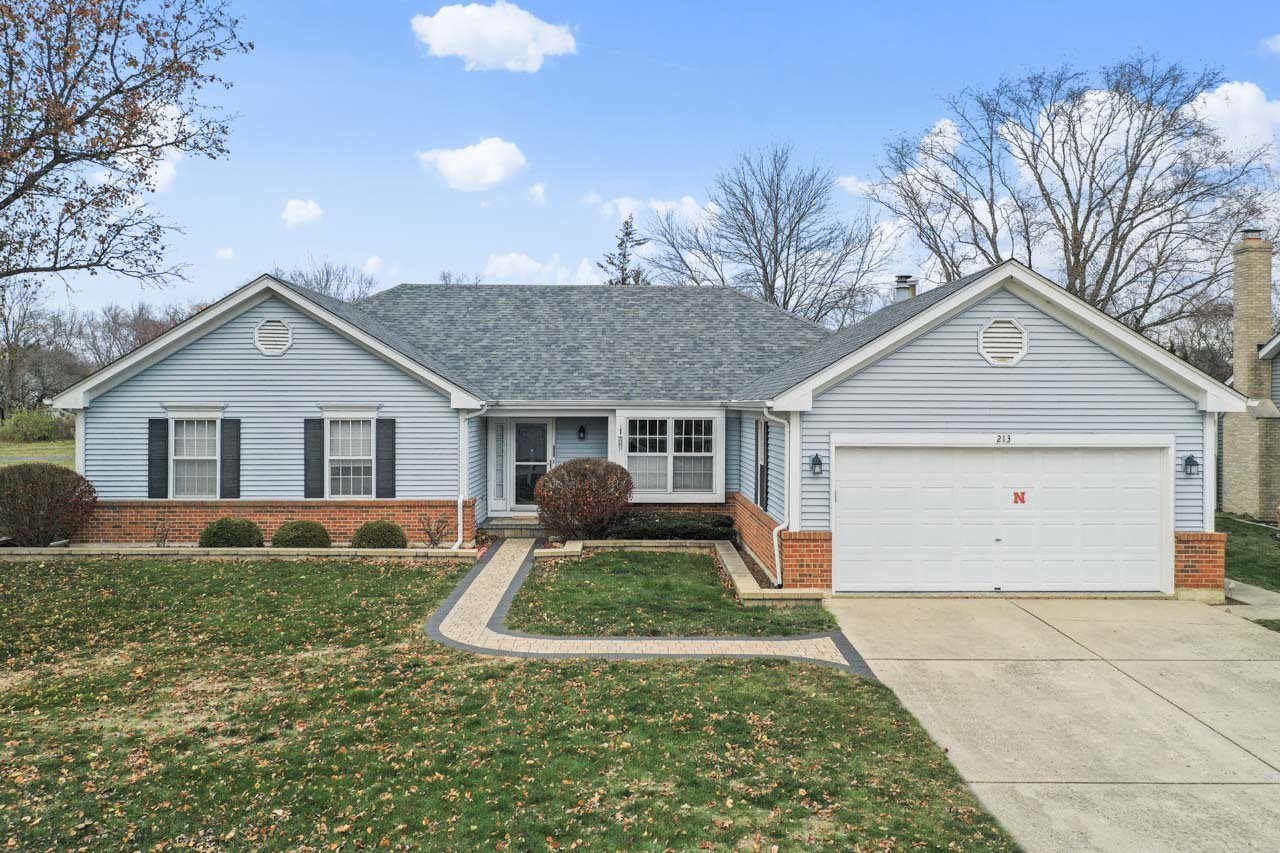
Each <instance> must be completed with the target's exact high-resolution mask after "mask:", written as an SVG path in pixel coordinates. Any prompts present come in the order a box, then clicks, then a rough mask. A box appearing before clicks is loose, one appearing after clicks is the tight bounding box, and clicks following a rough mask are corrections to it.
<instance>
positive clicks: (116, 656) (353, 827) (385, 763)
mask: <svg viewBox="0 0 1280 853" xmlns="http://www.w3.org/2000/svg"><path fill="white" fill-rule="evenodd" d="M463 571H464V568H463V567H458V566H453V565H413V566H410V565H394V564H384V565H375V564H361V563H337V562H332V563H279V562H260V563H257V562H237V563H231V562H228V563H210V562H188V563H181V562H162V561H152V562H147V561H118V562H97V563H83V564H68V563H66V562H54V563H47V564H34V563H24V564H5V565H4V566H3V570H0V849H18V850H31V849H64V848H71V847H75V848H82V849H122V848H124V849H151V848H153V847H163V846H177V845H180V846H184V847H198V848H203V849H260V848H271V849H282V848H289V849H299V848H303V849H319V848H325V849H330V848H333V849H355V848H374V847H380V846H384V845H385V846H387V847H389V848H392V849H396V848H401V849H403V848H408V847H413V846H425V847H428V848H434V849H442V848H444V849H490V850H492V849H511V850H526V849H548V848H552V847H559V848H561V849H569V848H572V847H574V846H575V843H576V845H577V847H579V848H583V847H589V848H591V849H595V850H615V849H628V850H660V849H665V848H674V849H680V850H687V849H698V848H699V847H700V846H702V845H704V844H705V846H706V848H707V849H721V850H729V849H738V848H744V849H751V848H754V849H765V850H767V849H769V846H770V845H771V844H778V845H779V846H780V847H781V848H782V849H799V848H802V847H803V848H807V847H816V848H828V849H850V848H852V847H853V846H854V845H855V844H859V845H862V846H863V847H865V848H867V849H870V848H876V849H880V848H881V847H902V848H906V847H910V846H921V847H927V848H944V847H948V845H951V846H953V847H954V849H993V848H994V849H1008V848H1010V847H1011V846H1012V844H1011V842H1010V841H1009V840H1008V838H1007V836H1005V835H1004V834H1003V833H1002V832H1001V830H1000V829H999V828H998V826H997V825H996V824H995V823H994V821H993V819H992V818H991V817H989V816H988V815H987V814H986V813H984V812H983V811H982V810H981V809H980V808H979V807H978V805H977V803H976V801H975V800H974V799H973V797H972V796H971V795H970V794H969V792H968V791H967V789H966V788H965V787H964V786H963V785H962V784H961V782H960V781H959V779H958V778H957V776H956V774H955V772H954V770H953V769H952V767H951V766H950V765H949V764H948V762H947V760H946V756H945V755H944V753H943V752H942V750H940V749H939V748H938V747H937V746H936V745H934V744H933V743H932V742H931V741H930V740H929V738H928V737H927V736H926V735H925V734H924V732H923V730H922V729H921V728H920V726H919V725H918V724H917V723H916V722H915V720H914V719H912V718H911V716H910V715H909V714H907V713H906V712H905V711H904V710H903V708H902V707H901V705H899V704H898V702H897V700H896V699H895V698H894V696H893V694H892V693H891V692H890V691H889V690H887V689H886V688H884V687H882V686H880V685H877V684H874V683H871V682H865V681H862V680H859V679H858V678H856V677H854V676H851V675H849V674H847V673H844V672H841V671H838V670H834V669H827V668H821V667H815V666H807V665H803V664H798V663H794V662H753V661H721V662H693V661H663V662H635V661H631V662H600V661H561V662H541V661H532V660H526V661H504V660H496V659H491V658H484V657H479V656H475V655H471V654H469V653H466V652H460V651H456V650H453V649H449V648H445V647H442V646H440V645H437V644H435V643H433V642H431V641H430V640H428V639H427V638H426V637H425V636H424V635H423V634H422V631H421V626H422V622H423V620H424V618H425V617H426V615H427V614H428V613H429V612H430V611H431V609H432V608H433V607H434V606H435V605H436V603H438V602H439V601H440V600H441V599H442V598H443V597H444V596H445V595H446V594H447V593H448V591H449V590H450V589H451V588H452V587H453V586H454V585H455V584H456V583H457V581H458V579H459V577H460V576H461V575H462V573H463ZM548 839H550V841H548Z"/></svg>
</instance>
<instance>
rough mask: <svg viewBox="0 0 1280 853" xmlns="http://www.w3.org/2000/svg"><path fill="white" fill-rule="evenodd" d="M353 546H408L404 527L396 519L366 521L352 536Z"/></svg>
mask: <svg viewBox="0 0 1280 853" xmlns="http://www.w3.org/2000/svg"><path fill="white" fill-rule="evenodd" d="M351 546H352V547H353V548H408V547H409V538H408V537H407V536H405V535H404V528H403V527H401V526H400V525H398V524H396V523H395V522H394V521H388V520H386V519H384V520H382V521H366V522H365V523H364V524H362V525H360V526H359V527H358V528H357V529H356V532H355V535H353V536H352V537H351Z"/></svg>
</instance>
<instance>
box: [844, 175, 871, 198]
mask: <svg viewBox="0 0 1280 853" xmlns="http://www.w3.org/2000/svg"><path fill="white" fill-rule="evenodd" d="M836 186H838V187H839V188H840V189H842V190H844V191H845V192H847V193H848V194H849V195H856V196H865V195H866V194H867V191H868V190H870V189H871V182H870V181H864V180H862V178H859V177H858V176H857V175H841V176H840V177H838V178H836Z"/></svg>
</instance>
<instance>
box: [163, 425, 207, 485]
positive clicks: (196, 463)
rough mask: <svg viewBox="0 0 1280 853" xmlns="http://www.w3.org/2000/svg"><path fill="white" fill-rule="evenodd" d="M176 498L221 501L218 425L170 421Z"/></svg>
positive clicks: (171, 468) (172, 469) (172, 468)
mask: <svg viewBox="0 0 1280 853" xmlns="http://www.w3.org/2000/svg"><path fill="white" fill-rule="evenodd" d="M170 425H171V427H172V429H171V430H170V434H171V435H172V456H171V460H172V464H171V466H170V470H171V471H172V475H173V490H172V492H171V494H172V495H173V496H174V497H175V498H188V499H192V498H216V497H218V421H217V419H214V418H200V419H194V418H175V419H173V420H172V421H171V424H170Z"/></svg>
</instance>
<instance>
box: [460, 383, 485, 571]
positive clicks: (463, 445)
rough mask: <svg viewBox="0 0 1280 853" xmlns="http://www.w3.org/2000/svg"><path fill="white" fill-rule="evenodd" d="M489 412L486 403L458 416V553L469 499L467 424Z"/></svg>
mask: <svg viewBox="0 0 1280 853" xmlns="http://www.w3.org/2000/svg"><path fill="white" fill-rule="evenodd" d="M487 411H489V404H488V403H485V404H484V405H483V406H481V407H480V409H479V410H478V411H475V412H472V413H471V414H469V415H464V414H462V413H459V414H458V541H457V542H454V543H453V548H451V549H450V550H453V551H457V550H458V549H460V548H461V547H462V535H463V534H462V502H463V501H465V500H466V499H467V474H468V471H467V463H468V461H469V460H468V458H467V457H468V456H469V455H470V454H469V453H468V452H467V451H468V448H467V422H468V421H470V420H471V419H472V418H478V417H480V416H481V415H483V414H484V413H485V412H487Z"/></svg>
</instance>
